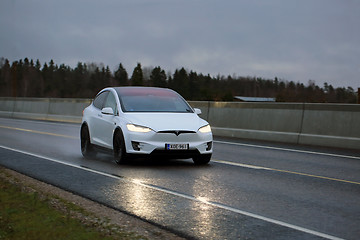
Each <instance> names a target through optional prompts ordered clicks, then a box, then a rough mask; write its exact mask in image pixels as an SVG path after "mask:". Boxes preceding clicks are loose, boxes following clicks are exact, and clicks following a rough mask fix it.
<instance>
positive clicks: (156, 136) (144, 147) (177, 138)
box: [125, 132, 213, 158]
mask: <svg viewBox="0 0 360 240" xmlns="http://www.w3.org/2000/svg"><path fill="white" fill-rule="evenodd" d="M212 141H213V137H212V133H211V132H210V133H200V132H193V133H183V134H180V135H176V134H174V133H164V132H160V133H159V132H149V133H136V132H128V134H127V136H125V144H126V152H127V153H128V154H143V155H144V154H147V155H153V156H154V155H167V156H174V157H179V158H180V157H183V158H190V157H193V156H198V155H200V154H212V151H213V146H212V145H213V144H212ZM165 144H188V145H189V149H188V150H166V148H165Z"/></svg>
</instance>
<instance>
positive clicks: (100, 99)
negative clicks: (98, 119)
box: [93, 91, 109, 109]
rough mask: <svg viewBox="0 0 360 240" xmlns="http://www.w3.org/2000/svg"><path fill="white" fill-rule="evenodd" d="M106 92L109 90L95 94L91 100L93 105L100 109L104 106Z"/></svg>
mask: <svg viewBox="0 0 360 240" xmlns="http://www.w3.org/2000/svg"><path fill="white" fill-rule="evenodd" d="M108 94H109V92H107V91H106V92H102V93H100V94H99V95H97V96H96V98H95V99H94V102H93V104H94V106H95V107H96V108H98V109H102V108H103V106H104V102H105V99H106V97H107V95H108Z"/></svg>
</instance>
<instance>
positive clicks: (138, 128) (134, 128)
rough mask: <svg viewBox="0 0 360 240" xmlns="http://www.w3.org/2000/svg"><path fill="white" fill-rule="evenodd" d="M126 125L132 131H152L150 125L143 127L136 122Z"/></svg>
mask: <svg viewBox="0 0 360 240" xmlns="http://www.w3.org/2000/svg"><path fill="white" fill-rule="evenodd" d="M126 127H127V129H128V130H129V131H131V132H141V133H148V132H151V129H150V128H148V127H141V126H137V125H134V124H127V125H126Z"/></svg>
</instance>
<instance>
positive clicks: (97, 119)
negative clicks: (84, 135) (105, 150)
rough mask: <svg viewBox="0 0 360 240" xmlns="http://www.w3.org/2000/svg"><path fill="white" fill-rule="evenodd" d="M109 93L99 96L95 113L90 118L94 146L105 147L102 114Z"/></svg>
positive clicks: (94, 103)
mask: <svg viewBox="0 0 360 240" xmlns="http://www.w3.org/2000/svg"><path fill="white" fill-rule="evenodd" d="M108 95H109V91H105V92H102V93H100V94H99V95H97V96H96V97H95V99H94V102H93V106H94V108H93V112H92V114H91V116H90V136H91V140H92V142H93V143H94V144H96V145H100V146H104V144H103V143H102V140H101V139H102V136H101V135H102V131H103V130H102V125H103V123H102V118H103V116H102V113H101V109H103V106H104V104H105V101H106V99H107V96H108Z"/></svg>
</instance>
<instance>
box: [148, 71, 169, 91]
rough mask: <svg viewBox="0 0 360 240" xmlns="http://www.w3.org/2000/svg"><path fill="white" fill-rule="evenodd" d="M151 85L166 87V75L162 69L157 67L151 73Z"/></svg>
mask: <svg viewBox="0 0 360 240" xmlns="http://www.w3.org/2000/svg"><path fill="white" fill-rule="evenodd" d="M150 82H151V85H152V86H154V87H166V74H165V71H164V70H162V69H161V68H160V67H156V68H154V69H153V70H152V71H151V75H150Z"/></svg>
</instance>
